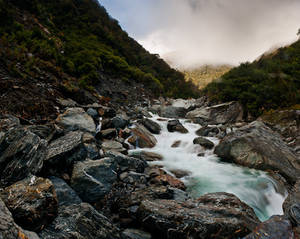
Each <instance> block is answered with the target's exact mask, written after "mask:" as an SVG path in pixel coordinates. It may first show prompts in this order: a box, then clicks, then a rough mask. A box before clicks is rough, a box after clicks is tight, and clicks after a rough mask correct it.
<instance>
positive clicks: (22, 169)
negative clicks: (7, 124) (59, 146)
mask: <svg viewBox="0 0 300 239" xmlns="http://www.w3.org/2000/svg"><path fill="white" fill-rule="evenodd" d="M46 147H47V141H46V140H43V139H41V138H40V137H39V136H37V135H35V134H33V133H32V132H30V131H28V130H27V129H25V128H22V127H19V128H14V129H11V130H9V131H7V132H6V133H5V135H3V136H2V137H1V142H0V180H1V181H0V185H3V186H8V185H11V184H13V183H15V182H17V181H19V180H22V179H24V178H26V177H27V176H28V175H30V174H37V173H38V172H40V170H41V168H42V166H43V160H44V159H45V157H46Z"/></svg>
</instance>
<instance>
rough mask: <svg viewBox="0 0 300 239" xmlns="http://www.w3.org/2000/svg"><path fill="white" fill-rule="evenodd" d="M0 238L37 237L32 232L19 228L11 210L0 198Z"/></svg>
mask: <svg viewBox="0 0 300 239" xmlns="http://www.w3.org/2000/svg"><path fill="white" fill-rule="evenodd" d="M0 238H1V239H39V237H38V236H37V235H36V234H35V233H34V232H29V231H25V230H23V229H22V228H20V227H19V226H18V225H17V224H16V223H15V222H14V219H13V217H12V215H11V212H10V211H9V210H8V208H7V207H6V206H5V204H4V202H3V201H2V200H1V199H0Z"/></svg>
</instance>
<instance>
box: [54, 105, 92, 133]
mask: <svg viewBox="0 0 300 239" xmlns="http://www.w3.org/2000/svg"><path fill="white" fill-rule="evenodd" d="M56 123H57V124H58V125H59V126H60V127H62V128H63V129H64V130H66V131H76V130H81V131H86V132H90V133H95V131H96V125H95V123H94V120H93V119H92V117H91V116H89V115H88V114H87V113H86V112H85V111H84V109H82V108H68V109H67V110H66V111H65V112H64V113H63V114H60V115H59V116H58V117H57V119H56Z"/></svg>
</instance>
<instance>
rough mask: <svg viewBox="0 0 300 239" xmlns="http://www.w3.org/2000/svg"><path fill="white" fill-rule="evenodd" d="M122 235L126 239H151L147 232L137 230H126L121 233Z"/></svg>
mask: <svg viewBox="0 0 300 239" xmlns="http://www.w3.org/2000/svg"><path fill="white" fill-rule="evenodd" d="M123 235H125V236H126V237H127V238H128V239H151V238H152V237H151V234H149V233H148V232H144V231H141V230H138V229H126V230H124V231H123Z"/></svg>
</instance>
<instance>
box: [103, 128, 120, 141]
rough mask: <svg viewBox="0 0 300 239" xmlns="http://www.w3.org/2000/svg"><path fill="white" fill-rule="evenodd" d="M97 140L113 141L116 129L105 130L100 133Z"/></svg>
mask: <svg viewBox="0 0 300 239" xmlns="http://www.w3.org/2000/svg"><path fill="white" fill-rule="evenodd" d="M100 135H101V136H99V138H102V139H113V138H115V137H116V136H117V131H116V129H105V130H101V131H100Z"/></svg>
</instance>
